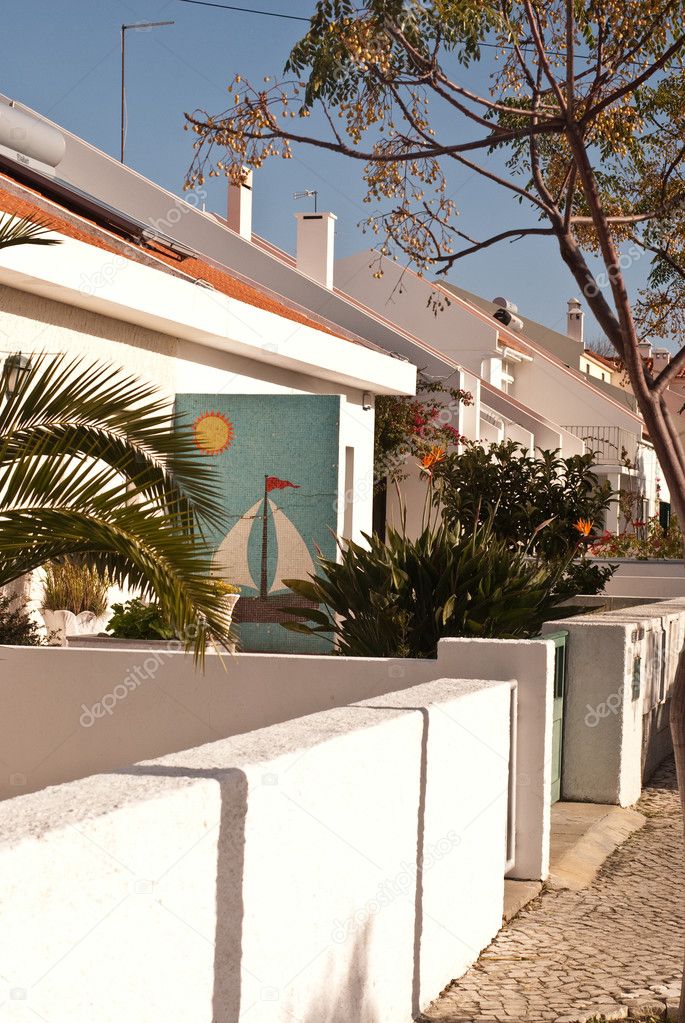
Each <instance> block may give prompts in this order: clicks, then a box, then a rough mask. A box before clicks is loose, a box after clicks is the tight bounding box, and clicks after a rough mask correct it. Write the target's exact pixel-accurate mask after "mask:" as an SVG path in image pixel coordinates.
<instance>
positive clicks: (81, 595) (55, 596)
mask: <svg viewBox="0 0 685 1023" xmlns="http://www.w3.org/2000/svg"><path fill="white" fill-rule="evenodd" d="M108 589H109V578H108V576H107V575H101V574H100V572H99V571H98V570H97V568H96V567H95V566H94V565H88V564H86V563H85V562H83V561H80V560H77V559H72V558H65V559H64V560H62V561H51V562H50V563H49V564H48V565H46V566H45V581H44V583H43V608H44V609H45V610H46V611H72V612H73V614H75V615H78V614H80V613H81V612H82V611H92V612H93V614H94V615H101V614H104V613H105V611H106V610H107V590H108Z"/></svg>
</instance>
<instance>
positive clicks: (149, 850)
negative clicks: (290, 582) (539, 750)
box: [0, 680, 509, 1023]
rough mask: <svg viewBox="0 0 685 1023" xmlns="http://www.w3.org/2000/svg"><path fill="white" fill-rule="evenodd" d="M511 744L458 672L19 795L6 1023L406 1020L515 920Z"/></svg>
mask: <svg viewBox="0 0 685 1023" xmlns="http://www.w3.org/2000/svg"><path fill="white" fill-rule="evenodd" d="M508 742H509V686H508V685H506V684H504V685H501V684H500V685H497V684H493V683H489V682H455V681H445V680H443V681H437V682H434V683H431V684H430V685H427V686H420V687H417V688H415V689H412V690H410V691H408V692H405V693H400V694H397V693H395V694H392V695H391V696H388V697H385V698H382V699H375V700H373V701H372V702H367V703H364V704H362V705H356V706H353V707H348V708H341V709H338V710H333V711H328V712H326V713H321V714H316V715H312V716H309V717H307V718H303V719H299V720H296V721H291V722H289V723H288V724H283V725H276V726H273V727H270V728H266V729H262V730H259V731H256V732H252V733H251V734H249V735H241V736H236V737H234V738H232V739H228V740H224V741H222V742H217V743H213V744H211V745H209V746H202V747H199V748H196V749H192V750H187V751H186V752H184V753H179V754H176V755H174V756H171V757H167V758H165V759H164V760H157V761H153V762H148V763H145V764H140V765H137V766H136V767H133V768H130V769H128V770H125V771H123V772H120V773H118V774H114V775H100V776H96V777H92V778H89V779H86V780H84V781H80V782H75V783H72V784H70V785H63V786H59V787H56V788H52V789H49V790H46V791H44V792H41V793H37V794H34V795H30V796H25V797H21V798H19V799H17V800H13V801H12V802H11V803H5V804H3V806H1V807H0V835H1V836H2V837H1V838H0V872H1V874H2V877H3V928H2V935H1V936H0V958H1V959H2V963H3V969H2V980H1V981H0V986H1V989H2V990H1V992H0V994H1V996H2V1000H3V1001H4V1002H5V1005H6V1007H8V1006H9V1007H11V1009H12V1010H14V1011H12V1019H13V1020H15V1019H16V1020H18V1021H20V1023H24V1020H26V1021H28V1020H29V1019H34V1018H39V1017H40V1018H42V1019H49V1020H50V1023H79V1021H80V1020H83V1021H84V1023H91V1021H92V1020H93V1019H97V1020H98V1021H101V1023H149V1021H151V1020H164V1021H165V1023H177V1021H178V1023H187V1021H189V1020H192V1021H193V1023H234V1021H235V1020H236V1019H238V1018H239V1017H240V1018H242V1017H243V1016H245V1018H247V1016H248V1013H249V1018H250V1019H252V1020H254V1021H255V1023H286V1021H287V1023H291V1021H292V1020H293V1019H297V1020H301V1021H303V1023H320V1021H321V1020H327V1021H330V1023H342V1021H347V1020H355V1021H358V1023H381V1021H382V1023H407V1020H409V1019H411V1018H413V1017H415V1016H416V1015H417V1014H418V1012H419V1011H420V1010H421V1009H422V1008H423V1007H424V1006H426V1004H427V1003H428V1002H429V1001H431V1000H432V999H433V998H435V997H436V996H437V995H438V994H439V992H440V991H441V989H442V988H443V987H444V986H445V985H446V984H447V983H449V981H450V980H451V979H452V978H453V977H455V976H458V975H460V974H461V973H463V972H464V971H465V970H466V969H467V968H468V966H469V965H470V964H471V963H472V962H474V961H475V959H476V958H477V956H478V954H479V952H480V951H481V949H482V948H483V947H484V946H485V945H487V944H488V942H489V941H490V940H491V939H492V937H493V936H494V935H495V933H496V932H497V930H498V929H499V926H500V923H501V913H502V896H503V879H502V874H503V867H504V852H505V848H504V833H505V824H506V813H507V764H508ZM3 1011H9V1009H8V1008H6V1009H5V1010H3Z"/></svg>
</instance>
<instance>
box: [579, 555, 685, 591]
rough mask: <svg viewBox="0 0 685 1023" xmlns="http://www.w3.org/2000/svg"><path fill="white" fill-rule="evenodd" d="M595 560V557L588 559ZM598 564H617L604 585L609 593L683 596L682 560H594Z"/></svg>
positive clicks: (683, 567) (684, 585)
mask: <svg viewBox="0 0 685 1023" xmlns="http://www.w3.org/2000/svg"><path fill="white" fill-rule="evenodd" d="M592 560H593V561H595V559H594V558H593V559H592ZM596 563H597V564H598V565H618V570H617V571H616V572H615V573H614V575H613V576H612V578H611V579H610V580H609V582H608V583H607V585H606V588H605V593H607V594H608V595H609V596H612V597H644V598H655V599H656V600H671V599H672V598H674V597H685V561H675V560H668V561H638V560H632V559H630V558H613V559H611V560H609V561H603V560H600V559H597V560H596Z"/></svg>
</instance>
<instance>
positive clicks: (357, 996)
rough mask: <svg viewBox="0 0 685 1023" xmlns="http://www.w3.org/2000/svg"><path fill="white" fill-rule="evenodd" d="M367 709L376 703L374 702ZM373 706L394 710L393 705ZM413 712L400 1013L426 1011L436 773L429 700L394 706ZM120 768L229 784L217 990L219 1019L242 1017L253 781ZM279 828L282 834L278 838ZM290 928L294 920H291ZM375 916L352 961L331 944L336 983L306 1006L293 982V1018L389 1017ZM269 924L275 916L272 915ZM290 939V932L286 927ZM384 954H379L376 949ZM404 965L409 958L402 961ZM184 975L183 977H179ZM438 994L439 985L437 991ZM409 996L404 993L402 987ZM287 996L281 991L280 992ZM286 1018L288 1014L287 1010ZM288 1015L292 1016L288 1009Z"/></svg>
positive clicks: (304, 1022) (361, 1020) (219, 886)
mask: <svg viewBox="0 0 685 1023" xmlns="http://www.w3.org/2000/svg"><path fill="white" fill-rule="evenodd" d="M365 709H367V710H368V709H369V708H368V707H366V708H365ZM373 709H377V710H379V711H383V712H387V710H388V709H390V708H389V707H387V706H377V707H375V708H373ZM392 709H395V710H402V711H403V712H407V713H418V714H420V715H421V725H422V727H421V746H420V753H419V758H418V763H417V765H416V767H417V770H418V773H419V798H418V805H417V807H416V814H417V823H416V863H415V870H416V875H415V881H414V933H413V948H412V947H411V946H410V949H408V954H409V955H411V959H409V958H408V960H407V963H406V966H411V968H412V976H411V989H409V985H408V983H407V981H408V978H407V977H406V975H405V977H402V976H399V977H398V979H397V990H398V992H401V991H402V990H404V989H406V996H407V1001H408V1000H409V993H410V990H411V1005H408V1004H404V1005H402V1006H401V1007H399V1009H398V1018H399V1015H400V1014H401V1016H402V1017H403V1018H405V1017H406V1018H407V1019H411V1018H414V1019H418V1018H420V1009H421V1003H422V1001H423V1000H424V999H423V996H422V992H421V942H422V933H423V863H424V850H425V815H426V789H427V781H428V753H429V750H428V735H429V714H428V710H427V709H426V708H425V707H394V708H392ZM115 773H116V774H125V775H136V776H143V777H145V776H148V777H168V778H188V779H193V778H198V779H208V780H213V781H215V782H217V783H218V785H219V788H220V792H221V810H220V821H219V835H218V839H217V849H218V853H217V870H216V928H215V935H214V990H213V999H212V1006H213V1013H212V1023H237V1021H238V1019H239V1017H240V1014H241V1011H243V1012H245V1011H246V1009H247V1008H249V1006H241V961H242V953H243V947H242V946H243V922H244V908H245V907H244V901H243V880H244V862H245V821H246V814H247V805H248V781H247V778H246V776H245V774H244V773H243V771H241V770H239V769H237V768H227V769H225V770H221V769H216V768H214V769H213V768H207V769H201V768H192V767H188V768H184V767H166V766H164V765H159V766H157V765H153V764H151V765H148V766H143V765H141V766H132V767H130V768H125V769H122V770H121V771H117V772H115ZM276 839H277V836H276V835H274V840H276ZM284 923H285V927H286V931H287V927H288V923H287V921H285V922H284ZM373 924H374V918H373V917H369V918H368V919H367V920H366V921H365V922H364V924H363V925H362V926H360V927H359V929H358V930H356V933H355V935H354V937H353V939H351V940H353V944H352V946H351V947H348V948H347V950H346V951H345V955H344V965H343V964H342V963H341V965H340V968H339V969H336V967H337V966H338V963H340V959H339V958H338V954H339V951H340V946H338V947H337V949H336V946H330V947H329V949H327V950H326V952H327V953H328V954H329V955H330V956H331V959H330V974H329V975H330V987H329V986H326V987H325V988H321V987H318V988H317V989H316V991H314V992H311V993H310V995H309V998H310V1001H309V1004H308V1005H307V1007H306V1009H304V1011H303V1005H302V1002H303V993H304V992H303V988H302V986H301V985H298V986H296V987H294V988H291V989H290V991H289V992H288V995H287V1001H286V1000H284V1001H282V1009H284V1010H285V1016H287V1018H292V1019H298V1020H299V1021H300V1023H351V1021H352V1020H353V1021H354V1023H385V1021H384V1020H381V1018H380V1015H379V1010H378V1005H377V999H376V994H377V992H376V987H377V985H376V978H375V977H374V966H373V959H374V956H373V949H374V944H375V945H376V950H377V943H378V940H379V939H378V938H376V939H375V940H374V938H373V935H372V929H373ZM264 925H265V926H267V927H268V926H269V925H270V922H269V920H268V919H267V920H265V921H264ZM273 926H276V927H278V926H281V921H280V918H279V913H278V907H273ZM284 939H286V934H285V933H284ZM375 958H376V960H377V958H378V957H377V955H376V957H375ZM397 970H398V971H402V970H403V965H402V963H398V964H397ZM179 979H180V980H181V981H182V978H179ZM388 981H390V983H392V981H393V978H387V977H386V978H383V980H382V982H381V986H382V987H384V988H387V987H388ZM431 994H435V992H431ZM398 997H399V998H400V999H401V997H402V996H401V995H398ZM279 1000H280V999H279ZM279 1018H281V1017H280V1016H279ZM283 1018H285V1017H283Z"/></svg>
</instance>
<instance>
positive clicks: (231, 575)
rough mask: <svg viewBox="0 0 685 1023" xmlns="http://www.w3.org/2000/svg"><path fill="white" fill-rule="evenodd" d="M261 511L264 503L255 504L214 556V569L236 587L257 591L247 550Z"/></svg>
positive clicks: (227, 536) (231, 530) (230, 531)
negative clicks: (250, 588)
mask: <svg viewBox="0 0 685 1023" xmlns="http://www.w3.org/2000/svg"><path fill="white" fill-rule="evenodd" d="M261 509H262V501H257V503H256V504H253V505H252V507H251V508H250V509H249V510H248V511H246V512H245V514H244V515H243V516H242V518H240V519H238V521H237V522H236V524H235V526H233V528H232V529H230V530H229V531H228V533H227V534H226V536H225V537H224V538H223V540H222V541H221V545H220V546H219V549H218V551H217V552H216V554H215V555H214V567H215V568H216V569H217V570H218V571H219V572H220V573H221V575H222V576H224V577H225V579H226V580H227V581H228V582H231V583H233V585H234V586H251V587H253V588H254V589H256V590H258V589H259V586H258V585H257V583H256V582H255V581H254V579H253V578H252V572H251V571H250V565H249V563H248V560H247V550H248V544H249V541H250V533H251V532H252V529H253V527H254V524H255V518H256V517H257V515H258V513H259V512H260V511H261Z"/></svg>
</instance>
